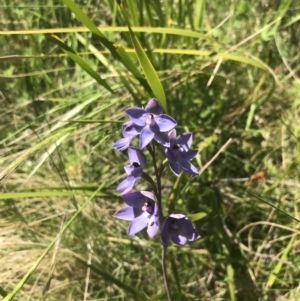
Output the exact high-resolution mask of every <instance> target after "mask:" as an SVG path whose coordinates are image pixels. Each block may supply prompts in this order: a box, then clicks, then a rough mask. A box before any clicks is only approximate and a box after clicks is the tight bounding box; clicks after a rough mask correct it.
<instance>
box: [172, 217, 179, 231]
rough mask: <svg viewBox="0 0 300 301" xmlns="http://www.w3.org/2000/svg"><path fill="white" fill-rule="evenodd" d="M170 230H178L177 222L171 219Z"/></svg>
mask: <svg viewBox="0 0 300 301" xmlns="http://www.w3.org/2000/svg"><path fill="white" fill-rule="evenodd" d="M171 228H172V229H173V230H178V229H179V223H178V221H177V220H175V219H173V220H172V222H171Z"/></svg>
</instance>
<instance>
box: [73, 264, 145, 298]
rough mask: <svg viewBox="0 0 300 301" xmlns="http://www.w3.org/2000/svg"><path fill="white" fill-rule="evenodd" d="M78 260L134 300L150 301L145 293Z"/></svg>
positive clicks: (102, 270)
mask: <svg viewBox="0 0 300 301" xmlns="http://www.w3.org/2000/svg"><path fill="white" fill-rule="evenodd" d="M77 260H78V261H79V262H81V263H82V264H83V265H84V266H86V267H88V268H90V269H91V270H92V271H94V272H96V273H97V274H99V275H100V276H101V277H103V279H105V280H107V281H110V282H112V283H113V284H115V285H116V286H118V287H119V288H121V289H122V290H124V291H125V292H127V293H129V294H130V295H131V296H132V297H133V298H134V300H137V301H146V300H148V297H147V295H146V294H145V293H144V292H141V291H138V290H136V289H135V288H133V287H131V286H129V285H127V284H126V283H124V282H122V281H120V280H118V279H117V278H115V277H113V276H112V275H111V274H110V273H108V272H107V271H105V270H104V269H103V268H102V269H99V268H96V267H95V266H94V265H89V264H87V263H86V262H84V261H83V260H81V259H79V258H78V259H77Z"/></svg>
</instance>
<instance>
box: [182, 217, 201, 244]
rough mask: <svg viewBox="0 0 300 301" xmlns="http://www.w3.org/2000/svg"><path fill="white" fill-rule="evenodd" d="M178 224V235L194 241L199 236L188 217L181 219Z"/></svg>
mask: <svg viewBox="0 0 300 301" xmlns="http://www.w3.org/2000/svg"><path fill="white" fill-rule="evenodd" d="M180 224H181V227H180V231H179V233H180V235H182V236H184V237H186V238H187V239H188V240H189V241H194V240H196V239H198V238H199V237H200V235H199V233H198V231H197V230H196V229H195V227H194V226H193V224H192V222H191V220H190V219H189V218H188V217H185V218H183V219H181V220H180Z"/></svg>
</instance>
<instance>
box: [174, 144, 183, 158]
mask: <svg viewBox="0 0 300 301" xmlns="http://www.w3.org/2000/svg"><path fill="white" fill-rule="evenodd" d="M182 151H183V149H182V147H181V145H180V144H175V145H174V146H173V148H172V153H173V156H174V157H175V158H177V157H178V156H179V154H180V153H181V152H182Z"/></svg>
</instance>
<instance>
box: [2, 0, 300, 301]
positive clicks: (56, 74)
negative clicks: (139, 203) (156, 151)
mask: <svg viewBox="0 0 300 301" xmlns="http://www.w3.org/2000/svg"><path fill="white" fill-rule="evenodd" d="M64 2H66V1H64ZM64 2H63V1H56V0H47V1H46V0H43V1H22V3H21V1H17V0H12V1H6V0H4V1H2V3H1V5H0V7H1V9H0V25H1V26H0V28H1V31H0V43H1V49H2V51H1V56H0V67H1V68H0V101H1V108H2V110H1V113H0V114H1V121H0V129H1V130H0V152H1V153H0V154H1V156H0V178H1V193H0V204H1V209H0V210H1V216H0V224H1V227H0V231H1V234H0V237H1V244H0V245H1V247H0V252H1V256H0V294H1V295H2V297H3V300H10V299H11V297H12V295H9V294H10V293H11V292H13V291H14V294H15V293H16V295H15V297H14V300H22V301H23V300H63V299H66V300H143V299H144V298H145V295H144V294H143V293H142V292H144V293H145V294H146V295H147V296H149V298H150V297H152V299H151V300H165V299H166V296H165V295H164V292H165V291H164V286H163V279H162V273H161V266H160V264H161V262H160V252H161V251H160V250H161V246H160V240H159V236H157V237H155V238H154V239H153V240H149V239H148V238H147V237H146V235H145V233H143V234H139V235H137V236H135V237H130V238H129V237H127V236H126V227H127V224H128V223H126V222H123V221H120V220H115V219H113V218H112V214H113V213H114V212H115V211H116V210H117V209H118V208H120V207H121V206H123V204H122V199H121V198H120V197H118V195H117V194H116V192H115V188H116V187H117V185H118V183H119V182H120V181H121V180H122V179H123V176H124V172H123V165H124V163H126V162H127V161H126V160H127V158H126V153H125V154H122V153H120V152H117V151H115V150H112V149H111V145H112V143H113V142H114V141H116V140H117V139H119V138H120V137H121V131H120V125H121V123H122V122H123V121H124V120H126V117H125V113H124V109H125V108H127V107H129V106H132V105H145V104H146V103H147V101H148V100H149V99H150V98H151V97H153V95H152V94H151V89H150V88H149V86H148V85H147V83H146V81H145V79H144V78H143V77H142V76H141V74H142V69H141V68H140V67H139V65H138V60H137V57H136V55H135V51H134V48H133V45H132V42H131V39H130V35H129V33H128V30H127V29H126V22H125V20H124V18H123V15H122V14H121V12H120V9H119V7H118V5H117V2H116V1H113V0H106V1H99V0H87V1H82V0H80V1H77V0H76V1H75V2H76V4H77V5H78V6H79V7H80V9H81V10H82V12H84V14H86V15H87V16H88V17H89V18H90V20H92V21H93V22H94V24H95V25H96V26H99V29H100V31H101V33H103V35H104V37H105V38H107V39H108V40H109V41H110V42H111V45H114V46H116V48H115V49H116V50H117V54H115V56H114V55H112V54H110V52H109V51H108V49H107V47H106V46H104V45H103V41H102V40H101V39H100V38H99V36H98V35H97V34H95V33H91V32H90V31H89V30H88V29H87V28H86V27H83V24H82V23H81V22H80V21H79V20H78V19H77V17H76V16H75V14H74V13H73V12H71V11H70V9H69V8H68V7H67V6H66V5H65V3H64ZM123 6H124V8H125V11H126V14H127V16H128V18H129V21H130V23H131V25H132V26H133V30H134V31H135V34H136V37H137V38H138V40H139V41H140V43H141V45H142V46H143V48H144V49H145V50H146V52H147V54H148V57H149V59H150V60H151V62H152V64H153V66H154V68H155V70H156V71H157V73H158V75H159V77H160V79H161V81H162V85H163V87H164V90H165V94H166V99H167V107H168V114H170V115H172V116H173V117H174V118H175V119H176V120H177V122H178V124H179V126H180V127H179V128H178V131H177V132H178V133H179V132H180V131H191V132H193V138H194V141H193V147H194V148H198V149H199V151H200V153H199V155H198V156H197V158H196V160H195V161H194V163H195V164H196V165H197V167H198V168H199V170H200V171H201V175H200V176H199V177H193V178H191V177H190V176H188V175H186V174H182V175H181V177H180V178H179V179H175V177H174V176H173V174H172V173H171V172H170V171H169V170H168V171H167V172H166V174H165V178H164V183H163V185H164V187H163V201H164V203H165V205H166V208H167V206H169V205H170V204H171V206H172V207H174V209H175V210H176V211H180V212H182V213H185V214H195V213H199V212H200V213H205V214H203V215H202V218H201V219H200V220H197V221H196V222H195V225H196V227H197V229H198V230H199V232H200V234H201V239H200V240H197V241H196V242H194V243H190V244H188V245H186V246H185V247H182V248H180V247H177V246H174V245H172V246H171V247H170V248H169V250H168V260H167V269H168V274H169V280H170V286H171V293H172V295H173V300H231V301H233V300H237V301H239V300H245V301H251V300H253V301H257V300H278V301H279V300H280V301H281V300H300V286H299V283H300V260H299V258H300V257H299V252H300V248H299V243H300V240H299V237H298V236H299V233H300V226H299V223H298V222H297V221H295V220H294V219H292V218H291V217H290V216H293V217H295V218H296V219H300V217H299V214H298V211H299V204H300V193H299V191H300V190H299V187H300V173H299V171H300V170H299V162H300V154H299V149H300V145H299V135H300V107H299V105H300V80H299V77H300V59H299V56H300V53H299V45H300V44H299V43H300V41H299V37H300V26H299V21H300V3H299V2H298V1H296V0H295V1H292V0H279V1H272V0H259V1H254V0H249V1H245V0H244V1H243V0H232V1H227V2H224V1H220V0H216V1H205V0H194V1H191V0H175V1H170V0H169V1H167V0H164V1H163V0H160V1H159V0H153V1H143V0H137V1H133V0H126V1H125V0H124V1H123ZM74 27H79V28H76V29H72V28H74ZM137 27H138V28H137ZM139 27H142V28H139ZM36 29H40V30H41V31H40V32H37V31H36ZM171 29H172V30H174V31H173V32H172V33H170V32H171V31H168V30H171ZM50 33H54V37H57V38H59V39H60V40H61V44H59V43H57V40H56V41H55V39H54V40H53V35H52V38H51V35H50ZM62 45H65V46H64V47H65V49H69V50H70V51H71V50H72V51H74V53H75V54H78V57H80V58H82V59H83V60H84V62H86V63H87V65H88V66H89V67H90V68H91V69H92V71H96V72H94V73H95V74H96V75H97V76H99V78H98V77H97V76H95V75H93V74H94V73H90V74H88V73H87V72H86V70H84V68H82V66H80V65H78V64H77V63H76V59H75V61H74V58H73V59H72V58H71V57H70V54H69V55H68V54H66V52H65V51H63V49H62V48H61V46H62ZM66 47H67V48H66ZM126 53H127V55H126ZM118 55H123V57H126V58H127V59H128V58H129V60H130V61H131V62H132V65H130V64H129V65H126V64H124V61H122V59H120V57H118ZM127 62H129V61H127ZM130 66H131V67H130ZM133 66H135V69H136V70H135V69H134V67H133ZM91 75H92V76H91ZM109 90H112V91H109ZM229 139H231V140H229ZM227 142H228V143H227ZM226 143H227V144H226ZM225 144H226V145H225ZM224 145H225V147H223V146H224ZM222 147H223V149H222V151H221V152H219V150H220V149H221V148H222ZM218 152H219V153H218ZM216 154H218V155H217V156H216V157H215V158H214V160H211V159H212V158H213V157H214V156H215V155H216ZM160 156H161V159H162V158H163V152H161V154H160ZM202 171H203V172H202ZM148 172H149V173H150V174H151V173H152V172H153V171H152V169H151V166H150V164H148ZM139 188H143V189H149V187H147V184H145V183H144V182H142V181H141V182H140V185H139ZM271 205H272V206H271ZM82 206H83V208H82ZM165 213H166V212H165ZM284 213H286V214H284ZM288 215H290V216H288ZM72 218H74V220H72ZM26 273H28V274H27V275H26ZM25 276H26V277H25ZM5 296H6V297H5Z"/></svg>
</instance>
